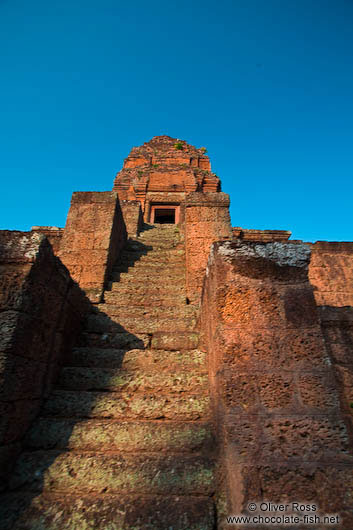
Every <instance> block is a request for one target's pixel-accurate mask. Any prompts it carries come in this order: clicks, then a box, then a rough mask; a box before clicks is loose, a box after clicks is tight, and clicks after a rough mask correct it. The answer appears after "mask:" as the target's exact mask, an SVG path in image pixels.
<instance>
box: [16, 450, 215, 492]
mask: <svg viewBox="0 0 353 530" xmlns="http://www.w3.org/2000/svg"><path fill="white" fill-rule="evenodd" d="M23 486H25V487H26V489H28V490H30V491H34V492H36V491H39V492H41V491H42V490H44V491H45V490H48V492H54V491H62V492H65V493H67V492H77V493H103V492H104V493H107V494H109V493H117V494H121V493H135V494H139V493H140V494H143V493H148V494H159V495H163V494H165V493H166V492H168V494H169V495H197V494H200V495H212V493H213V492H214V476H213V464H212V462H211V461H210V459H208V458H207V457H204V456H198V455H197V454H195V455H183V454H167V455H166V454H146V453H143V454H136V453H135V454H124V455H120V454H114V453H109V454H104V453H97V452H85V453H81V452H71V451H70V452H60V451H55V450H47V451H31V452H23V453H22V454H21V456H20V457H19V459H18V461H17V463H16V466H15V468H14V470H13V473H12V475H11V478H10V489H16V488H19V487H23Z"/></svg>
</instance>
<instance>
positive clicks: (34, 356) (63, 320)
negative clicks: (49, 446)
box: [0, 231, 89, 488]
mask: <svg viewBox="0 0 353 530" xmlns="http://www.w3.org/2000/svg"><path fill="white" fill-rule="evenodd" d="M88 308H89V302H88V300H87V298H86V297H85V295H84V293H83V292H82V291H81V290H80V289H79V287H78V285H77V284H75V283H74V282H73V280H72V279H71V278H70V275H69V272H68V270H67V269H66V267H64V266H63V264H62V263H61V262H60V260H59V259H58V258H57V257H55V256H54V254H53V251H52V247H51V245H50V243H49V242H48V240H47V239H46V238H45V237H44V236H42V235H40V234H36V233H33V232H32V233H31V232H17V231H1V232H0V364H1V367H0V374H1V375H0V381H1V387H0V410H1V420H0V477H1V479H2V480H1V483H2V488H5V487H6V481H7V478H8V475H9V473H10V471H11V467H12V465H13V462H14V460H15V458H16V456H17V454H18V453H19V451H20V449H21V439H22V438H23V436H24V434H25V433H26V431H27V429H28V428H29V426H30V425H31V423H32V421H33V419H34V418H35V417H36V415H37V414H38V412H39V409H40V407H41V403H42V401H43V399H44V398H45V397H46V396H47V395H48V393H49V391H50V389H51V386H52V383H53V381H54V380H55V377H56V375H57V373H58V370H59V368H60V365H61V364H62V362H63V360H64V356H65V354H66V353H67V351H70V350H71V348H72V345H73V342H74V340H75V339H76V336H77V334H78V333H79V332H80V329H81V328H80V325H81V321H82V319H83V316H84V315H85V313H86V311H88Z"/></svg>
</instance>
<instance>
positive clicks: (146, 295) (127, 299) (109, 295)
mask: <svg viewBox="0 0 353 530" xmlns="http://www.w3.org/2000/svg"><path fill="white" fill-rule="evenodd" d="M104 302H105V303H106V304H114V305H116V306H126V307H131V306H139V305H140V306H145V305H148V306H151V305H153V306H173V307H174V306H185V304H186V296H185V293H182V294H169V295H168V294H167V293H166V292H165V293H163V292H160V291H151V290H150V291H146V292H140V291H139V292H137V293H136V292H131V290H130V289H128V290H127V289H125V290H124V291H123V292H121V291H120V290H119V288H118V286H116V287H115V288H114V290H113V289H112V290H111V291H105V292H104Z"/></svg>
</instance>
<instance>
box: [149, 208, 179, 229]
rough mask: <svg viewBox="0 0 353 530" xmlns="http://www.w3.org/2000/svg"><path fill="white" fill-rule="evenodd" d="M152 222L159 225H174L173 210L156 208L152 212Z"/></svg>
mask: <svg viewBox="0 0 353 530" xmlns="http://www.w3.org/2000/svg"><path fill="white" fill-rule="evenodd" d="M154 222H155V223H159V224H173V225H174V224H175V209H174V208H168V209H167V208H156V209H155V210H154Z"/></svg>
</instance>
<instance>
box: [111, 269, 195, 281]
mask: <svg viewBox="0 0 353 530" xmlns="http://www.w3.org/2000/svg"><path fill="white" fill-rule="evenodd" d="M111 280H112V281H119V283H125V282H126V281H127V282H129V283H131V282H137V283H141V282H150V281H152V282H156V281H158V282H159V283H166V284H167V282H169V281H171V280H172V281H173V282H180V283H181V282H183V283H185V281H186V270H185V267H183V268H182V269H179V270H174V269H169V268H167V269H165V270H158V269H153V270H151V269H147V270H144V269H142V268H141V269H135V268H134V267H132V268H131V269H129V271H128V272H115V273H114V272H112V275H111Z"/></svg>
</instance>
